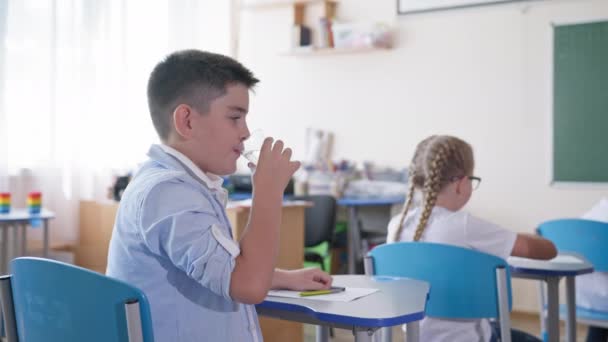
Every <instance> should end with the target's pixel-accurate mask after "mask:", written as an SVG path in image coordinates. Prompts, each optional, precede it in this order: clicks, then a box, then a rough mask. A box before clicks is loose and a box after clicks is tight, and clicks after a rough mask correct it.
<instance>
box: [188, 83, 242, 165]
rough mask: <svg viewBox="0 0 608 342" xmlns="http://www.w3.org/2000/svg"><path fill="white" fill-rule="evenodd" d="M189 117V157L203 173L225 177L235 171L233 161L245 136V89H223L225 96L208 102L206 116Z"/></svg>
mask: <svg viewBox="0 0 608 342" xmlns="http://www.w3.org/2000/svg"><path fill="white" fill-rule="evenodd" d="M192 109H193V110H194V111H195V112H196V113H194V114H196V115H193V116H192V136H191V137H190V139H189V140H190V141H189V144H188V145H189V147H190V148H189V150H190V151H189V155H188V157H190V158H191V159H192V161H193V162H194V163H195V164H196V165H197V166H198V167H199V168H200V169H201V170H203V171H204V172H211V173H213V174H216V175H227V174H231V173H234V172H235V171H236V161H237V159H238V158H239V156H240V154H241V151H242V150H243V141H244V140H245V139H246V138H247V137H248V136H249V129H248V127H247V122H246V116H247V112H248V111H249V89H248V88H247V87H246V86H245V85H243V84H239V83H235V84H231V85H228V86H227V87H226V93H225V94H224V95H222V96H220V97H218V98H216V99H215V100H213V101H212V102H211V105H210V106H209V111H208V112H207V113H199V112H197V111H196V109H194V108H192Z"/></svg>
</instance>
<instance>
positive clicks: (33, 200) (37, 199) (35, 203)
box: [27, 192, 42, 214]
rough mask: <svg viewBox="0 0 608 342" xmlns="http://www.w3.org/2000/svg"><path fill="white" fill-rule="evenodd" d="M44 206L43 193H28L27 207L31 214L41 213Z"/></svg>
mask: <svg viewBox="0 0 608 342" xmlns="http://www.w3.org/2000/svg"><path fill="white" fill-rule="evenodd" d="M41 208H42V194H41V193H40V192H30V193H29V194H28V195H27V209H28V211H29V213H30V214H40V209H41Z"/></svg>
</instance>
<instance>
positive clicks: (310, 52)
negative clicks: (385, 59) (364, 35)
mask: <svg viewBox="0 0 608 342" xmlns="http://www.w3.org/2000/svg"><path fill="white" fill-rule="evenodd" d="M387 50H389V49H388V48H380V47H373V46H365V47H353V48H301V49H295V50H291V51H287V52H284V53H281V55H283V56H298V57H299V56H302V57H305V56H329V55H345V54H356V53H369V52H375V51H387Z"/></svg>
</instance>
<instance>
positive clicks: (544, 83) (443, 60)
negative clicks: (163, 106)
mask: <svg viewBox="0 0 608 342" xmlns="http://www.w3.org/2000/svg"><path fill="white" fill-rule="evenodd" d="M372 3H373V5H372ZM370 7H371V8H370ZM338 15H339V17H341V18H343V19H347V20H357V21H366V20H369V21H376V20H381V21H387V22H390V23H393V24H394V25H395V28H396V33H397V41H396V47H395V49H393V50H389V51H384V52H375V53H369V54H358V55H336V56H311V57H290V56H284V55H281V52H282V51H285V50H287V49H288V47H289V44H290V43H289V34H290V29H289V28H290V25H291V20H292V13H291V9H290V8H289V7H285V8H278V9H276V8H275V9H264V10H245V11H243V12H242V13H241V19H242V21H241V28H240V37H239V38H240V44H239V52H238V56H237V57H238V58H239V59H240V60H241V61H242V62H243V63H244V64H245V65H246V66H248V67H250V68H251V69H252V70H254V72H255V73H256V75H257V76H259V78H260V79H261V80H262V82H261V83H260V85H259V87H258V89H257V91H256V94H255V95H254V96H253V97H252V100H251V111H250V114H249V115H250V117H249V122H250V125H251V126H252V127H254V128H263V129H264V130H265V131H266V132H267V133H269V134H272V135H276V136H278V137H281V138H284V139H285V140H286V141H287V142H288V143H289V144H290V145H291V146H293V147H294V150H295V153H296V156H302V155H303V150H304V129H303V128H304V127H307V126H313V127H318V128H323V129H327V130H330V131H333V132H334V133H335V138H336V139H335V141H336V142H335V148H334V157H335V158H348V159H353V160H356V161H363V160H373V161H375V162H377V163H380V164H385V165H390V166H395V167H403V166H405V165H407V163H408V161H409V160H410V158H411V155H412V153H413V150H414V147H415V144H416V143H417V142H418V141H419V140H421V139H422V138H424V137H425V136H427V135H429V134H432V133H447V134H453V135H457V136H459V137H462V138H464V139H466V140H467V141H469V142H470V143H471V144H472V145H473V146H474V149H475V157H476V169H475V174H476V175H478V176H480V177H482V178H483V182H482V184H481V187H480V188H479V189H478V190H476V192H475V194H474V196H473V198H472V200H471V202H470V203H469V205H468V210H470V211H471V212H473V213H474V214H477V215H478V216H481V217H483V218H486V219H488V220H491V221H495V222H497V223H499V224H500V225H502V226H504V227H508V228H509V229H512V230H514V231H519V232H532V231H533V229H534V227H535V226H536V225H537V224H538V223H539V222H541V221H543V220H547V219H552V218H559V217H572V216H578V215H580V214H582V213H583V212H584V211H585V210H586V209H588V208H590V207H591V206H592V205H593V204H594V203H595V202H597V201H598V200H599V199H600V198H601V197H602V196H606V194H607V193H608V187H589V186H580V187H566V188H564V187H562V188H558V187H553V186H550V185H549V180H550V179H549V177H550V176H549V175H550V166H551V165H550V151H551V150H550V144H549V142H550V139H551V136H550V128H551V126H550V109H551V107H550V105H551V63H552V62H551V58H552V48H551V39H552V36H551V25H550V24H551V23H552V22H563V21H568V22H571V21H586V20H596V19H608V1H605V0H546V1H524V2H518V3H509V4H502V5H491V6H483V7H475V8H470V9H459V10H449V11H441V12H432V13H426V14H417V15H409V16H399V17H397V16H396V8H395V0H377V1H373V2H370V1H366V0H343V1H341V2H340V5H339V7H338ZM514 305H515V309H519V310H531V311H534V310H536V307H537V300H536V286H535V284H533V283H532V282H529V281H521V280H515V281H514Z"/></svg>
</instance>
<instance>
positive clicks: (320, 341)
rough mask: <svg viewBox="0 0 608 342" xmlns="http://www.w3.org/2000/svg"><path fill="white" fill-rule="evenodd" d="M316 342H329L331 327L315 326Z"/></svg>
mask: <svg viewBox="0 0 608 342" xmlns="http://www.w3.org/2000/svg"><path fill="white" fill-rule="evenodd" d="M315 335H316V336H315V341H316V342H327V341H329V327H327V326H324V325H316V326H315Z"/></svg>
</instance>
